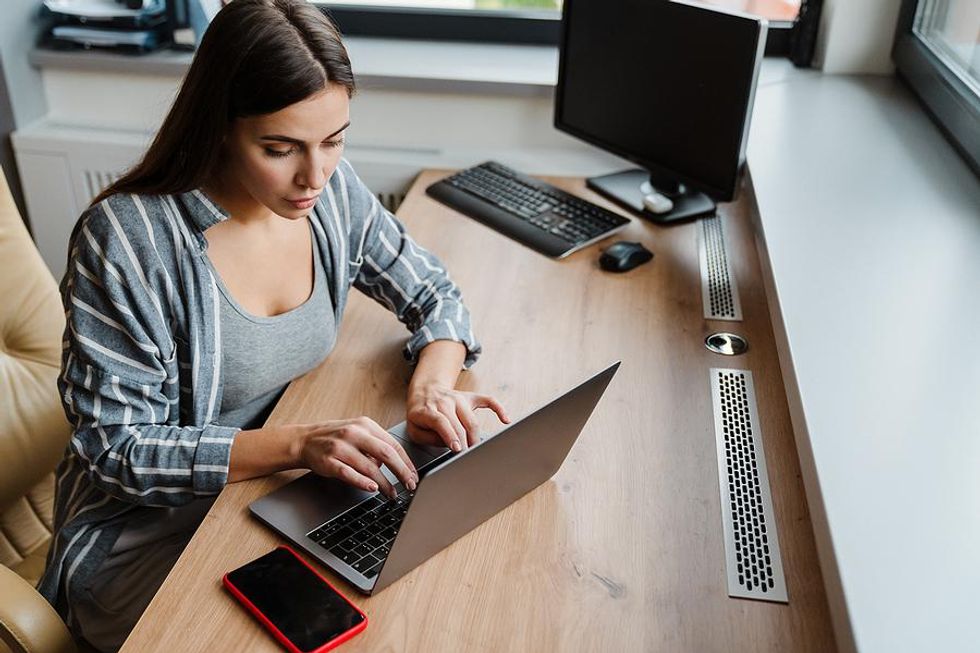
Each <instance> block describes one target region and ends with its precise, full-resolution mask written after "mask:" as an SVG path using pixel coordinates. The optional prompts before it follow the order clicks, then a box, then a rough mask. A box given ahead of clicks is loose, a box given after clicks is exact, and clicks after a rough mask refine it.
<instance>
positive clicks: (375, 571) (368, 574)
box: [361, 562, 384, 578]
mask: <svg viewBox="0 0 980 653" xmlns="http://www.w3.org/2000/svg"><path fill="white" fill-rule="evenodd" d="M382 564H384V563H383V562H379V563H378V564H376V565H374V566H373V567H371V568H370V569H368V570H367V571H362V572H361V573H362V574H363V575H364V577H365V578H374V577H375V576H377V575H378V572H380V571H381V565H382Z"/></svg>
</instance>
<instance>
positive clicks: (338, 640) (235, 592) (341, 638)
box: [221, 544, 368, 653]
mask: <svg viewBox="0 0 980 653" xmlns="http://www.w3.org/2000/svg"><path fill="white" fill-rule="evenodd" d="M276 548H277V549H285V550H286V551H289V553H291V554H292V555H293V557H295V558H296V559H297V560H299V561H300V562H301V563H303V566H304V567H306V568H307V569H309V570H310V572H311V573H313V574H315V575H316V577H317V578H319V579H320V580H321V581H323V582H324V583H326V584H327V586H328V587H329V588H330V589H332V590H333V591H334V592H336V593H337V595H338V596H339V597H340V598H342V599H344V601H347V604H348V605H350V607H352V608H353V609H354V610H355V611H356V612H357V613H358V614H360V615H361V616H362V617H363V618H364V620H363V621H362V622H361V623H359V624H357V625H356V626H354V627H353V628H351V629H350V630H348V631H346V632H343V633H340V634H339V635H337V636H336V637H334V638H333V639H331V640H330V641H329V642H327V643H325V644H323V645H322V646H320V647H318V648H315V649H313V650H311V651H301V650H300V649H299V648H298V647H297V646H296V645H295V644H293V642H292V641H290V640H289V638H287V637H286V635H284V634H283V632H282V631H281V630H279V629H278V628H276V625H275V624H274V623H272V622H271V621H270V620H269V619H268V617H266V616H265V615H264V614H262V611H261V610H259V609H258V608H257V607H256V606H255V604H254V603H252V602H251V601H249V600H248V597H247V596H245V595H244V594H242V592H241V591H240V590H239V589H238V588H237V587H235V585H234V584H232V582H231V580H229V579H228V574H225V575H224V577H222V579H221V582H222V584H223V585H224V586H225V589H227V590H228V591H229V592H231V594H232V596H234V597H235V598H236V599H238V600H239V602H241V604H242V605H244V606H245V608H246V609H248V611H249V612H251V613H252V615H253V616H254V617H255V618H256V619H258V620H259V622H260V623H261V624H262V625H263V626H265V627H266V628H267V629H268V630H269V632H270V633H272V635H273V636H274V637H275V638H276V639H277V640H279V643H280V644H282V645H283V646H285V647H286V649H287V650H288V651H290V653H324V651H329V650H330V649H332V648H334V647H337V646H340V645H341V644H343V643H344V642H346V641H347V640H349V639H350V638H351V637H353V636H354V635H356V634H358V633H359V632H361V631H362V630H364V629H365V628H367V622H368V620H367V615H366V614H364V613H363V612H361V609H360V608H358V607H357V606H356V605H354V604H353V603H351V602H350V600H349V599H348V598H347V597H346V596H344V595H343V594H341V593H340V592H339V591H338V590H337V588H336V587H334V586H333V584H331V582H330V581H329V580H327V579H326V578H324V577H323V575H322V574H321V573H320V572H318V571H317V570H316V569H314V568H313V567H311V566H310V564H309V563H308V562H306V560H303V558H302V557H300V556H299V555H297V554H296V552H295V551H293V550H292V548H290V547H288V546H286V545H285V544H280V545H279V546H277V547H276Z"/></svg>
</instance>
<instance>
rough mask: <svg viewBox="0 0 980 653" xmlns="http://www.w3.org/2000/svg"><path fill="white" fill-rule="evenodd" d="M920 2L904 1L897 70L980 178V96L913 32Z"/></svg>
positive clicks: (896, 48)
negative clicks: (916, 11)
mask: <svg viewBox="0 0 980 653" xmlns="http://www.w3.org/2000/svg"><path fill="white" fill-rule="evenodd" d="M919 1H920V0H902V6H901V8H900V10H899V14H898V26H897V27H896V30H895V41H894V44H893V45H892V60H893V61H894V62H895V69H896V71H897V72H898V75H899V77H900V78H901V79H903V80H904V81H905V83H906V84H908V86H909V87H910V88H911V89H912V92H913V93H914V94H915V95H916V96H918V98H919V100H920V101H921V102H922V104H923V105H924V106H925V109H926V112H927V113H928V114H929V115H930V117H931V118H932V119H933V121H934V122H935V123H936V124H937V125H938V126H939V129H940V131H942V132H943V134H944V135H945V136H946V138H947V139H948V140H949V141H950V143H952V145H953V147H954V148H956V150H957V151H958V152H959V153H960V155H961V156H962V157H963V158H964V160H965V161H966V163H967V165H969V166H970V168H971V169H972V170H973V173H974V174H975V175H977V176H978V177H980V96H978V95H977V93H976V92H974V91H973V90H972V89H971V88H970V87H969V86H968V85H967V84H966V82H964V81H963V80H962V79H960V78H959V76H958V75H957V74H956V73H955V72H953V71H952V70H951V69H950V68H949V66H947V65H946V64H945V63H943V61H942V60H941V59H940V58H939V57H937V56H936V54H935V53H933V51H932V49H931V48H930V47H929V46H928V45H926V44H925V43H924V42H923V40H922V39H921V38H919V36H917V35H916V34H915V32H914V31H913V26H914V23H915V10H916V9H917V8H918V6H919Z"/></svg>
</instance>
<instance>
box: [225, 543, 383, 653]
mask: <svg viewBox="0 0 980 653" xmlns="http://www.w3.org/2000/svg"><path fill="white" fill-rule="evenodd" d="M222 582H223V583H224V586H225V588H226V589H227V590H228V591H229V592H231V594H232V595H233V596H234V597H235V598H236V599H238V600H239V601H240V602H241V603H242V605H244V606H245V607H246V609H248V611H249V612H251V613H252V614H253V615H254V616H255V618H256V619H258V620H259V621H260V622H261V623H262V625H263V626H265V627H266V628H267V629H269V631H270V632H271V633H272V634H273V636H274V637H275V638H276V639H278V640H279V642H280V643H281V644H282V645H283V646H285V647H286V649H287V650H289V651H291V652H292V653H322V651H329V650H330V649H332V648H334V647H335V646H339V645H340V644H342V643H344V642H346V641H347V640H348V639H350V638H351V637H353V636H354V635H356V634H358V633H359V632H361V631H362V630H364V629H365V628H366V627H367V616H366V615H365V614H364V613H363V612H361V611H360V610H359V609H358V608H357V606H355V605H354V604H353V603H351V602H350V601H348V600H347V598H346V597H345V596H344V595H343V594H341V593H340V592H338V591H337V590H336V589H334V586H333V585H331V584H330V582H329V581H328V580H327V579H326V578H324V577H323V576H321V575H320V574H319V573H318V572H317V571H316V570H315V569H314V568H313V567H311V566H310V565H309V564H307V562H306V561H305V560H303V559H302V558H300V557H299V556H298V555H296V552H295V551H293V550H292V549H291V548H289V547H288V546H279V547H277V548H275V549H273V550H272V551H270V552H269V553H267V554H265V555H264V556H262V557H261V558H257V559H255V560H253V561H252V562H250V563H248V564H247V565H244V566H242V567H239V568H238V569H236V570H234V571H230V572H228V573H227V574H225V576H224V579H223V581H222Z"/></svg>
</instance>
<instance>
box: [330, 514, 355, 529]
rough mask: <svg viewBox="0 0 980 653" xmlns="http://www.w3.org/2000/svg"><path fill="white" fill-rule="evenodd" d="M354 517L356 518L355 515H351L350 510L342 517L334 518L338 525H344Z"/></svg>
mask: <svg viewBox="0 0 980 653" xmlns="http://www.w3.org/2000/svg"><path fill="white" fill-rule="evenodd" d="M352 519H354V517H353V516H351V514H350V513H349V512H348V513H344V514H343V515H341V516H340V517H337V518H336V519H335V520H334V523H336V524H337V525H338V526H343V525H344V524H347V523H348V522H350V521H351V520H352Z"/></svg>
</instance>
